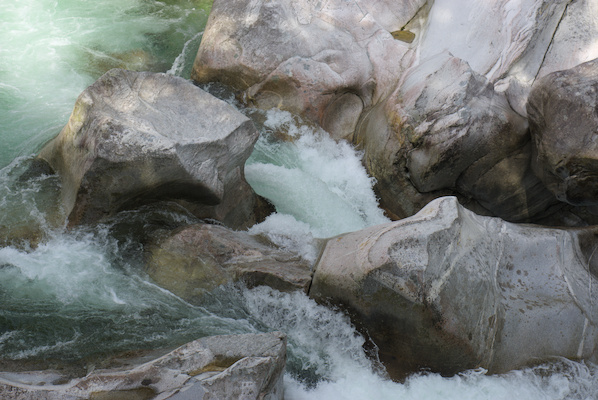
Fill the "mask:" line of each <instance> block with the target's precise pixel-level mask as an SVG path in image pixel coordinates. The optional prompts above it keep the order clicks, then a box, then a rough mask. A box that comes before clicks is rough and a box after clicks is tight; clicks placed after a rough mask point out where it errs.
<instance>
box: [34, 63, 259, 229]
mask: <svg viewBox="0 0 598 400" xmlns="http://www.w3.org/2000/svg"><path fill="white" fill-rule="evenodd" d="M257 137H258V132H257V131H256V129H255V127H254V126H253V124H252V123H251V121H250V120H249V119H248V118H247V117H245V116H244V115H242V114H241V113H239V112H238V111H237V110H235V109H234V108H233V107H232V106H230V105H229V104H227V103H225V102H223V101H221V100H218V99H216V98H215V97H213V96H211V95H210V94H208V93H206V92H204V91H203V90H201V89H199V88H197V87H196V86H194V85H193V84H191V83H190V82H188V81H186V80H184V79H182V78H178V77H174V76H170V75H166V74H154V73H149V72H141V73H138V72H131V71H126V70H119V69H113V70H111V71H109V72H107V73H106V74H104V75H103V76H102V77H101V78H100V79H98V80H97V81H96V82H95V83H94V84H93V85H91V86H90V87H89V88H87V89H86V90H85V91H84V92H83V93H82V94H81V95H80V96H79V98H78V99H77V102H76V104H75V108H74V110H73V113H72V114H71V117H70V119H69V122H68V124H67V125H66V126H65V127H64V128H63V130H62V131H61V132H60V134H59V135H58V136H57V137H56V138H54V139H53V140H52V141H50V142H49V143H48V144H47V145H46V146H45V147H44V148H43V149H42V150H41V152H40V154H39V158H40V159H43V160H45V161H47V162H48V163H49V165H50V166H51V167H52V168H53V169H54V170H55V171H56V172H57V173H58V174H59V176H60V178H61V180H62V192H61V199H62V205H63V207H64V209H65V212H66V214H67V215H68V220H69V224H70V225H76V224H81V223H92V222H96V221H99V220H102V219H103V218H105V217H107V216H111V215H113V214H114V213H116V212H118V211H120V210H123V209H128V208H134V207H136V206H139V205H141V204H147V203H150V202H152V201H156V200H176V201H179V202H180V203H181V204H183V205H184V206H185V207H186V208H188V209H189V210H190V211H191V212H193V214H195V215H196V216H198V217H200V218H213V219H217V220H219V221H222V222H223V223H225V224H227V225H229V226H232V227H235V228H237V227H246V226H250V225H252V224H253V223H255V221H256V216H255V214H254V207H255V206H256V204H257V203H258V200H257V196H256V195H255V194H254V193H253V191H252V189H251V188H250V186H249V185H248V184H247V182H246V181H245V179H244V174H243V168H244V163H245V160H246V159H247V158H248V157H249V155H250V154H251V151H252V149H253V145H254V143H255V141H256V140H257Z"/></svg>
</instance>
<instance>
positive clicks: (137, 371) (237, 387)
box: [0, 332, 286, 400]
mask: <svg viewBox="0 0 598 400" xmlns="http://www.w3.org/2000/svg"><path fill="white" fill-rule="evenodd" d="M285 363H286V337H285V336H284V334H282V333H280V332H273V333H266V334H248V335H231V336H211V337H206V338H203V339H199V340H196V341H194V342H191V343H188V344H186V345H184V346H182V347H179V348H178V349H176V350H174V351H172V352H170V353H168V354H166V355H165V356H163V357H160V358H158V359H156V360H153V361H150V362H148V363H145V364H141V365H138V366H136V367H134V368H131V369H128V370H123V369H115V370H97V371H93V372H92V373H90V374H88V375H87V376H86V377H84V378H79V379H72V380H70V381H67V383H63V382H64V381H65V379H66V378H65V377H62V376H60V375H59V374H57V373H52V372H50V371H43V372H22V373H10V372H0V396H1V397H2V398H3V399H21V400H38V399H42V398H43V399H47V400H82V399H95V400H98V399H100V400H103V399H110V400H115V399H127V400H146V399H155V398H159V399H164V400H166V399H170V400H186V399H197V400H221V399H247V400H253V399H255V400H258V399H260V400H262V399H264V400H282V399H283V386H282V385H283V372H284V367H285ZM53 381H54V382H60V383H56V384H50V383H49V382H53Z"/></svg>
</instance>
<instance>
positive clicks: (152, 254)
mask: <svg viewBox="0 0 598 400" xmlns="http://www.w3.org/2000/svg"><path fill="white" fill-rule="evenodd" d="M146 271H147V272H148V274H149V276H150V277H151V278H152V279H153V280H154V281H155V282H156V283H157V284H158V285H160V286H162V287H164V288H166V289H168V290H170V291H171V292H173V293H175V294H176V295H178V296H180V297H182V298H184V299H186V300H189V301H193V300H196V301H201V297H202V296H203V295H204V294H206V293H207V292H209V291H211V290H213V289H215V288H216V287H217V286H219V285H221V284H225V283H228V282H231V281H237V280H242V281H243V282H244V283H245V284H247V285H248V286H258V285H268V286H270V287H272V288H274V289H277V290H281V291H289V290H302V291H304V292H307V289H308V287H309V284H310V283H311V265H309V263H308V262H306V261H305V260H303V259H302V258H301V257H300V256H298V255H296V254H293V253H290V252H288V251H284V250H282V249H279V248H278V247H277V246H276V245H274V244H272V243H270V242H269V241H268V240H267V239H265V238H261V237H259V236H253V235H250V234H249V233H247V232H236V231H232V230H230V229H227V228H225V227H222V226H218V225H210V224H197V225H190V226H186V227H184V228H181V229H178V230H175V231H174V232H172V233H171V234H170V235H168V236H166V237H164V238H163V239H162V240H160V241H158V242H157V243H155V244H153V245H150V246H148V259H147V264H146Z"/></svg>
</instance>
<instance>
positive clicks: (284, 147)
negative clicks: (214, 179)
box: [0, 0, 598, 400]
mask: <svg viewBox="0 0 598 400" xmlns="http://www.w3.org/2000/svg"><path fill="white" fill-rule="evenodd" d="M209 8H210V2H209V1H204V0H195V1H191V0H164V1H156V0H102V1H91V0H12V1H8V0H2V2H0V38H1V45H0V135H1V139H2V143H3V145H2V146H1V147H0V168H1V169H0V210H1V211H0V369H4V370H7V369H8V370H10V369H11V368H24V367H27V366H40V365H41V366H47V367H52V366H54V365H57V363H64V362H67V363H69V364H71V365H72V366H73V368H75V369H80V370H81V371H82V372H83V373H85V372H86V371H89V370H90V369H92V368H95V365H96V364H97V363H100V362H101V361H100V360H102V359H106V358H107V357H110V356H113V355H119V354H127V352H131V351H137V350H141V349H162V348H170V347H173V346H177V345H179V344H182V343H185V342H187V341H191V340H193V339H195V338H198V337H201V336H206V335H214V334H230V333H246V332H264V331H272V330H282V331H284V332H286V333H287V334H288V335H289V359H288V366H287V373H286V377H285V398H286V399H288V400H293V399H327V400H329V399H330V400H336V399H422V400H423V399H426V400H427V399H430V400H436V399H460V400H462V399H509V400H510V399H515V398H516V399H591V398H595V397H596V393H598V371H597V369H596V367H595V366H593V365H590V364H585V363H577V362H572V361H566V360H560V361H555V362H554V363H551V364H546V365H541V366H538V367H535V368H530V369H525V370H519V371H512V372H510V373H508V374H504V375H497V376H489V375H486V374H485V371H483V370H475V371H467V372H464V373H463V374H460V375H457V376H455V377H450V378H445V377H441V376H439V375H436V374H431V373H423V372H422V373H420V374H416V375H413V376H411V377H409V378H408V379H407V380H406V381H405V382H403V383H396V382H392V381H390V380H388V379H386V377H385V376H384V373H383V372H381V369H380V368H379V365H378V364H377V363H376V362H375V360H372V358H368V357H366V355H365V353H364V350H363V345H364V342H365V339H364V338H363V337H362V336H361V335H360V334H358V333H357V332H356V331H355V329H354V327H353V326H352V325H351V323H350V321H349V319H348V318H347V317H346V316H345V315H344V314H343V313H341V312H338V311H333V310H330V309H327V308H325V307H323V306H320V305H317V304H316V303H314V302H313V301H312V300H310V299H309V298H307V297H306V296H304V295H303V294H300V293H293V294H283V293H279V292H276V291H274V290H271V289H267V288H264V287H260V288H255V289H252V290H248V289H245V288H243V287H237V286H233V287H226V288H220V289H218V290H216V292H215V293H214V294H213V295H212V296H211V297H210V298H209V299H208V300H206V302H205V304H202V305H201V306H197V305H192V304H189V303H187V302H185V301H183V300H182V299H180V298H178V297H177V296H175V295H173V294H171V293H169V292H168V291H166V290H164V289H161V288H159V287H157V286H156V285H154V284H153V283H152V282H151V281H150V280H149V279H148V278H147V277H146V276H145V275H144V274H143V273H142V272H141V271H142V268H141V264H142V252H143V248H142V245H141V244H140V241H139V237H138V235H139V232H142V231H143V230H147V229H151V228H152V226H156V227H157V226H164V225H167V226H172V227H174V226H180V225H183V224H188V223H193V222H197V221H196V220H195V219H194V217H192V216H190V215H187V214H186V213H184V212H183V211H181V210H177V209H174V208H173V209H170V210H169V209H163V208H162V209H153V208H151V207H146V208H145V209H141V210H136V211H129V212H123V213H121V214H120V215H118V216H117V217H116V218H114V219H113V220H110V221H106V222H105V223H103V224H101V225H98V226H95V227H86V228H78V229H74V230H66V229H65V228H64V227H63V226H61V225H60V224H57V223H56V218H55V216H56V214H57V213H59V212H60V210H59V208H58V206H57V202H56V193H57V191H58V190H59V183H58V181H57V178H56V177H55V176H51V175H43V176H37V177H35V178H33V177H29V178H27V175H23V174H24V173H25V172H26V171H27V168H28V166H29V164H30V162H31V160H32V159H33V157H34V155H35V153H36V152H37V151H38V150H39V149H40V147H41V146H42V145H43V143H44V142H46V141H47V140H49V139H50V138H52V137H53V136H55V135H56V134H57V133H58V132H59V131H60V129H61V128H62V126H63V125H64V124H65V123H66V121H67V119H68V116H69V114H70V111H71V110H72V107H73V104H74V101H75V99H76V97H77V96H78V95H79V93H80V92H81V91H82V90H84V89H85V87H86V86H88V85H89V84H91V83H92V82H93V81H94V80H95V79H97V78H98V77H99V76H100V75H101V74H102V73H103V72H105V71H107V70H108V69H110V68H113V67H123V68H128V69H135V70H151V71H160V72H168V73H171V74H175V75H178V76H182V77H184V78H189V73H190V68H191V65H192V62H193V59H194V56H195V53H196V51H197V48H198V46H199V42H200V40H201V32H202V29H203V27H204V25H205V22H206V20H207V15H208V12H209ZM208 89H209V88H208ZM231 101H232V100H231ZM243 112H245V113H247V115H250V116H251V117H252V118H254V119H255V120H256V121H259V125H260V127H261V132H262V135H261V137H260V139H259V141H258V143H257V145H256V149H255V151H254V153H253V155H252V156H251V158H250V159H249V160H248V162H247V165H246V176H247V179H248V181H249V182H250V184H251V185H252V186H253V187H254V189H255V190H256V191H257V192H258V193H260V194H262V195H263V196H265V197H267V198H269V199H270V200H271V202H272V203H273V204H274V205H275V206H276V209H277V212H276V213H275V214H273V215H272V216H270V217H269V218H268V219H266V221H265V222H263V223H261V224H259V225H257V226H254V227H252V228H251V229H250V231H251V232H253V233H260V234H264V235H267V236H269V237H270V238H271V239H272V240H273V241H275V242H276V243H278V244H279V245H281V246H283V247H286V248H288V249H290V250H293V251H295V252H297V253H299V254H301V255H302V256H303V257H304V258H306V259H308V260H314V258H315V257H316V252H315V247H314V240H315V239H317V238H325V237H330V236H333V235H336V234H339V233H342V232H347V231H353V230H357V229H361V228H363V227H366V226H369V225H373V224H378V223H382V222H385V221H386V219H385V217H384V216H383V214H382V212H381V211H380V210H379V209H378V207H377V203H376V198H375V196H374V194H373V192H372V190H371V185H372V180H371V179H370V178H369V177H368V176H367V175H366V173H365V171H364V170H363V168H362V166H361V162H360V153H359V152H357V151H355V150H354V149H353V148H351V147H350V146H349V145H347V144H343V143H340V144H339V143H335V142H333V141H331V140H330V139H328V138H327V136H326V134H325V132H322V131H320V130H318V129H316V128H314V127H312V126H310V125H309V124H304V123H302V122H301V121H300V120H298V119H297V118H296V117H294V116H292V115H290V114H288V113H285V112H282V111H278V110H273V111H268V112H260V111H256V110H243ZM281 131H283V132H284V134H285V135H287V137H292V139H293V140H284V138H282V139H281V138H280V137H277V134H276V132H278V133H280V132H281ZM24 176H25V178H23V177H24Z"/></svg>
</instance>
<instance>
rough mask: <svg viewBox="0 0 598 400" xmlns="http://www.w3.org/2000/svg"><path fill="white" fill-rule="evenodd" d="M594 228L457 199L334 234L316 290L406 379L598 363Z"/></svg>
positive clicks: (314, 293) (312, 293)
mask: <svg viewBox="0 0 598 400" xmlns="http://www.w3.org/2000/svg"><path fill="white" fill-rule="evenodd" d="M597 232H598V231H597V230H596V228H587V229H577V230H572V229H570V230H558V229H550V228H542V227H537V226H531V225H529V226H527V225H516V224H511V223H507V222H504V221H502V220H500V219H498V218H488V217H481V216H478V215H476V214H474V213H472V212H471V211H469V210H467V209H465V208H463V207H462V206H460V205H459V204H458V203H457V201H456V199H455V198H454V197H443V198H440V199H437V200H434V201H433V202H432V203H430V204H429V205H428V206H426V207H425V208H424V209H422V210H421V211H420V212H419V213H418V214H416V215H415V216H413V217H411V218H406V219H404V220H402V221H398V222H394V223H390V224H385V225H379V226H375V227H371V228H367V229H364V230H362V231H358V232H354V233H349V234H346V235H341V236H338V237H335V238H331V239H329V241H328V243H327V245H326V247H325V248H324V251H323V254H322V256H321V258H320V260H319V261H318V264H317V265H316V269H315V272H314V280H313V283H312V286H311V289H310V296H311V297H313V298H316V299H319V300H320V301H328V302H332V303H334V304H337V305H341V306H344V307H346V308H347V309H348V310H349V311H350V312H351V313H353V315H354V320H355V321H356V324H357V325H358V326H361V327H363V329H364V330H365V331H366V332H367V333H368V334H369V335H370V337H371V338H372V340H373V341H374V342H375V343H376V345H377V346H378V347H379V349H380V356H381V359H382V360H383V362H385V363H386V365H387V366H388V368H389V371H391V372H394V373H395V374H396V376H395V377H398V378H400V377H401V374H405V373H410V372H414V371H417V370H419V369H420V368H425V369H431V370H432V371H436V372H441V373H444V374H454V373H456V372H459V371H462V370H465V369H471V368H477V367H482V368H486V369H488V370H489V371H490V372H492V373H499V372H506V371H509V370H511V369H516V368H520V367H523V366H526V365H529V364H530V363H535V362H538V361H540V360H545V359H548V358H550V357H568V358H572V359H587V360H591V361H594V362H595V361H596V359H597V355H598V354H597V352H596V343H597V342H598V329H597V325H596V323H597V322H598V320H597V318H598V316H597V315H596V313H595V310H594V307H593V306H592V304H594V303H595V302H596V300H598V299H597V298H596V296H597V295H596V293H594V292H593V291H592V289H591V287H592V286H593V284H594V283H596V275H595V270H594V269H593V268H594V267H590V265H591V263H590V261H591V259H592V257H591V254H592V252H593V251H594V250H595V248H596V242H595V239H593V238H595V235H596V233H597Z"/></svg>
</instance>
